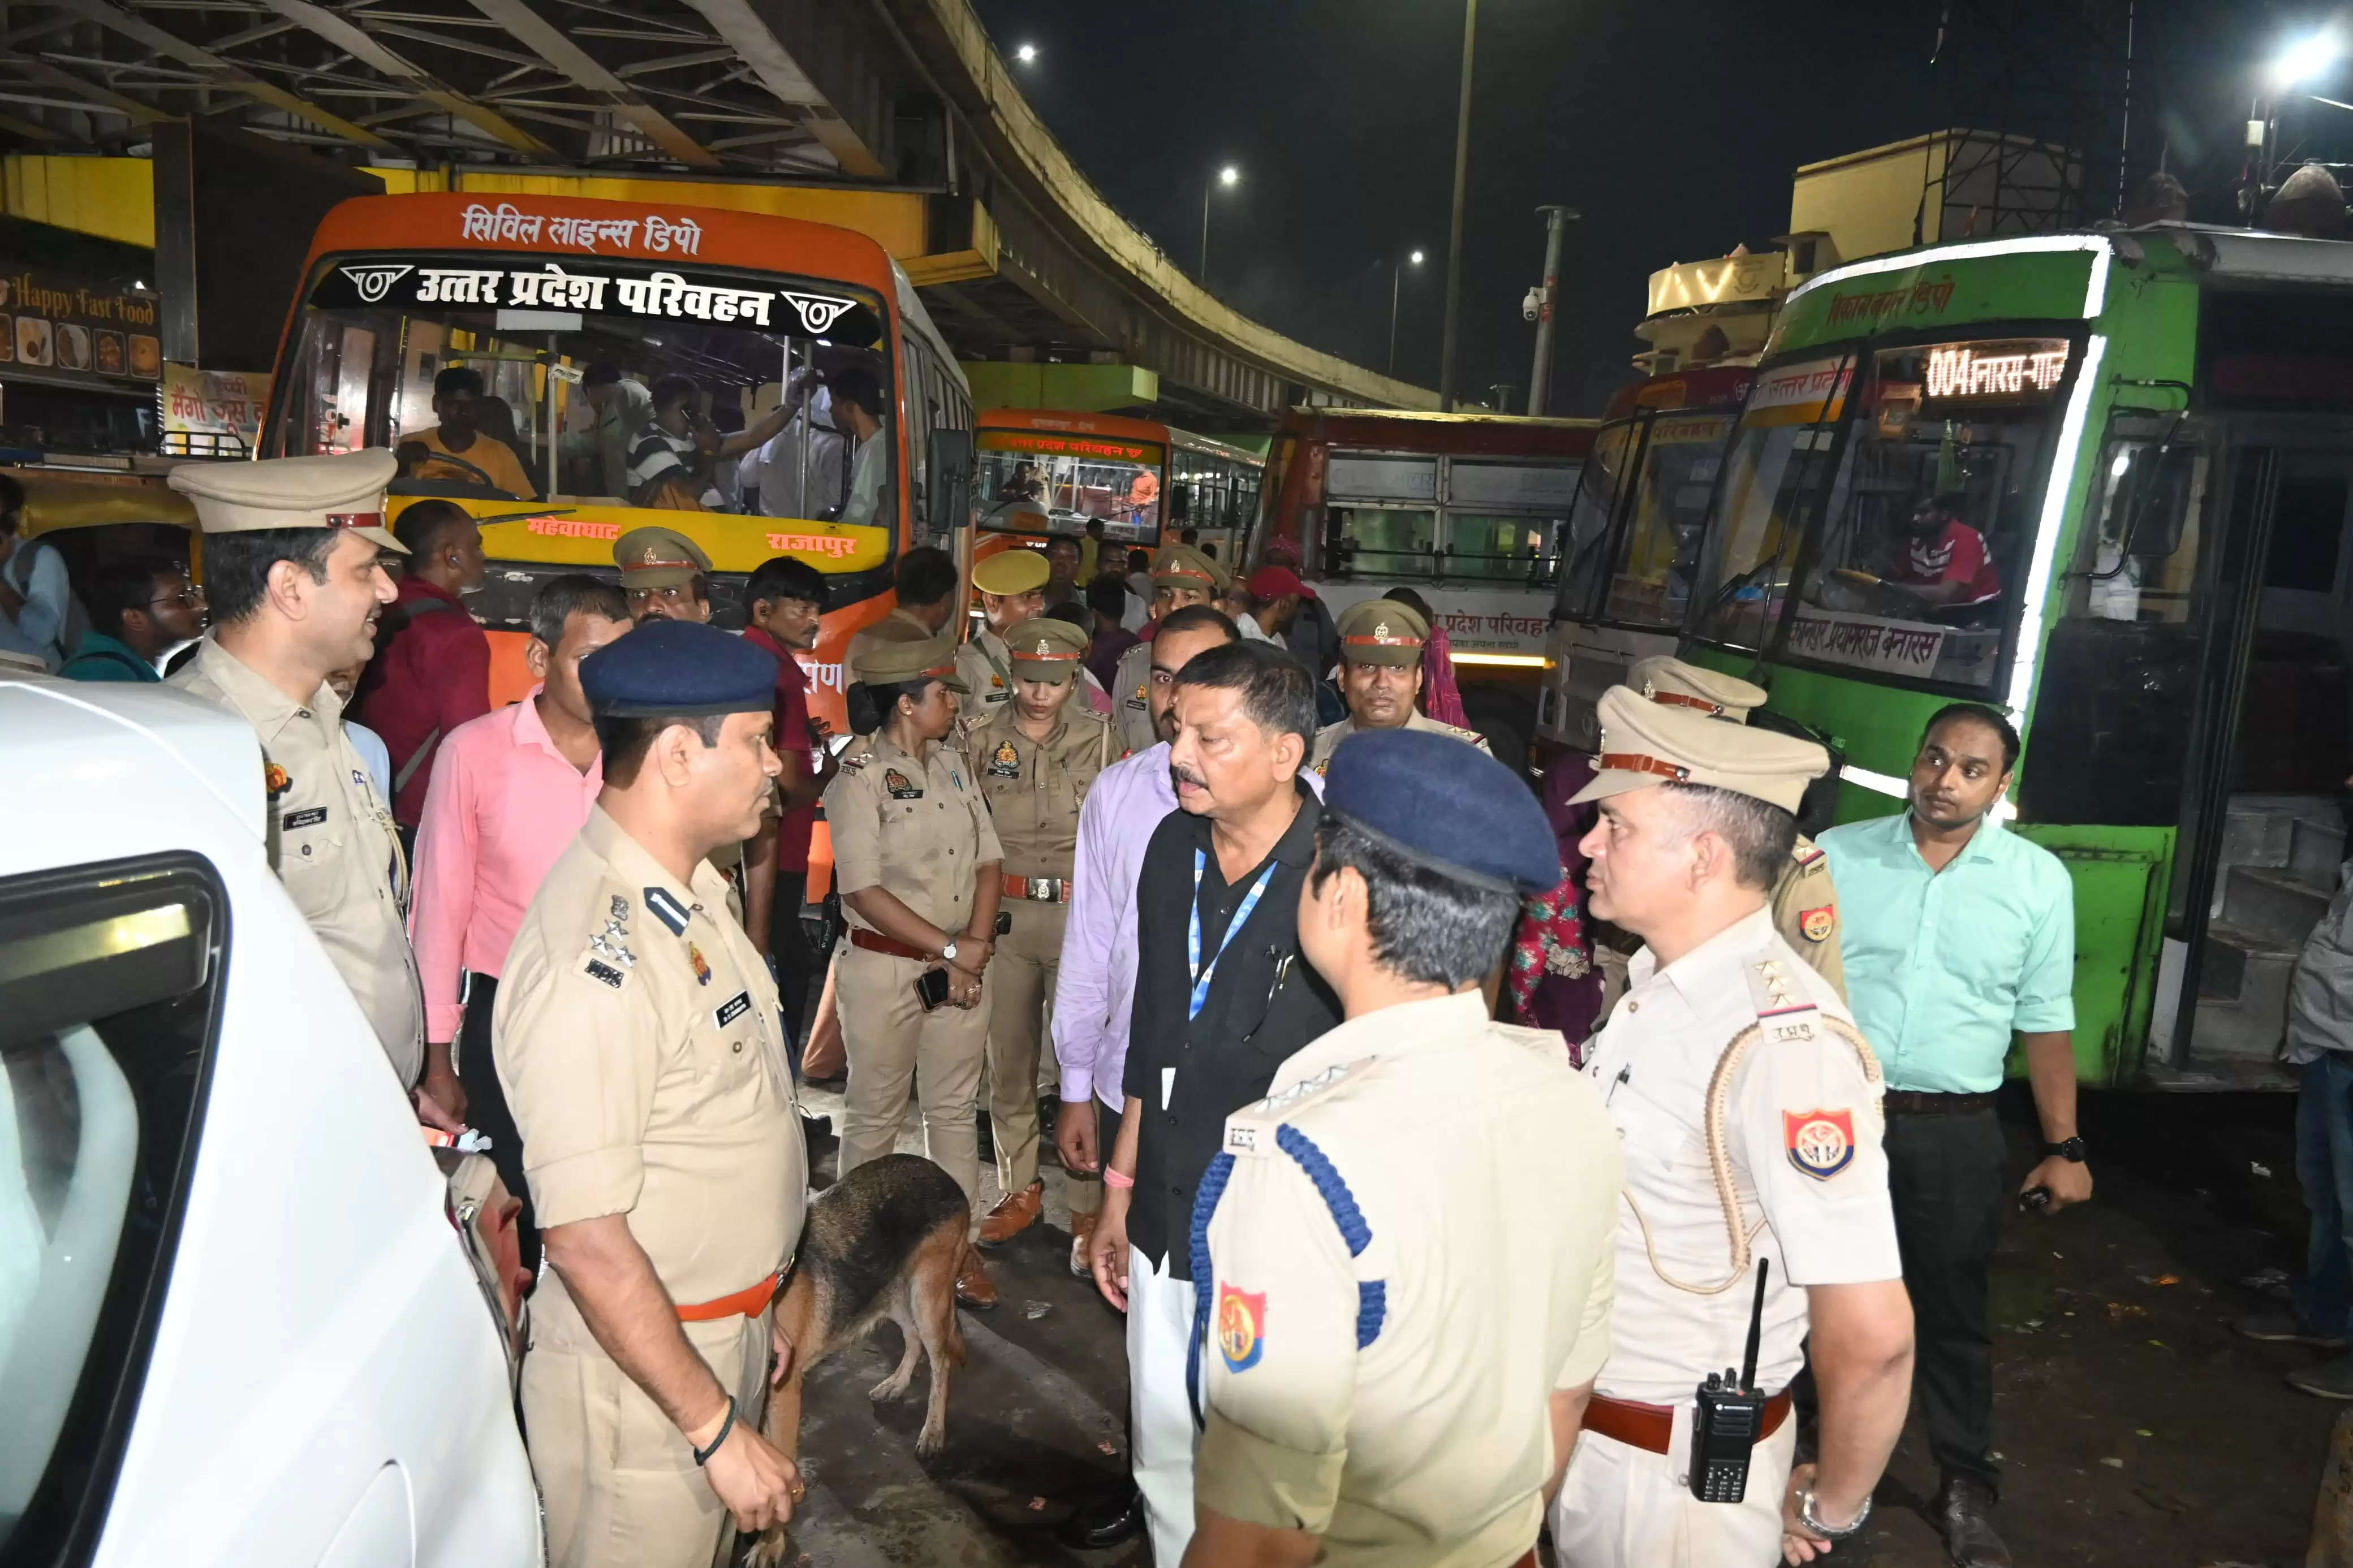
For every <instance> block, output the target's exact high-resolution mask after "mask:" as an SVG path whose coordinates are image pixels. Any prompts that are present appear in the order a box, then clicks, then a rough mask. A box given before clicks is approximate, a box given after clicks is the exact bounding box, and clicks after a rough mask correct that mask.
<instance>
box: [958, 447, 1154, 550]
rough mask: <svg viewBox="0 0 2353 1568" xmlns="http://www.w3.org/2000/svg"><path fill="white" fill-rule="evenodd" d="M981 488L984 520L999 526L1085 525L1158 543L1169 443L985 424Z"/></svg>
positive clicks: (1072, 528)
mask: <svg viewBox="0 0 2353 1568" xmlns="http://www.w3.org/2000/svg"><path fill="white" fill-rule="evenodd" d="M979 446H980V452H979V458H978V460H979V472H978V475H977V476H976V481H975V489H976V493H977V494H978V496H979V498H980V500H979V506H980V525H981V526H982V527H983V528H987V529H992V530H995V531H999V532H1013V533H1068V534H1080V533H1083V532H1085V531H1086V527H1087V524H1088V523H1089V522H1091V521H1095V520H1098V519H1100V520H1101V521H1102V522H1103V537H1104V538H1105V539H1107V540H1110V541H1112V542H1115V543H1119V544H1141V545H1151V544H1155V543H1156V542H1158V541H1159V538H1160V510H1161V494H1160V465H1161V459H1162V452H1163V448H1162V447H1159V446H1158V445H1157V444H1155V443H1154V442H1150V441H1128V440H1121V439H1116V438H1113V437H1089V436H1060V435H1053V434H1048V433H1042V432H1033V431H1027V430H984V431H982V432H981V433H980V439H979Z"/></svg>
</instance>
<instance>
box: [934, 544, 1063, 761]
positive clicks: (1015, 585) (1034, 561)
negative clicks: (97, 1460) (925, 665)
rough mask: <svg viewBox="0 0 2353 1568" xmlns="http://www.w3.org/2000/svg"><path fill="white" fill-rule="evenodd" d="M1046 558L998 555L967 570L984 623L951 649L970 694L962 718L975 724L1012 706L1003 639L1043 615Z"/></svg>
mask: <svg viewBox="0 0 2353 1568" xmlns="http://www.w3.org/2000/svg"><path fill="white" fill-rule="evenodd" d="M1049 571H1050V568H1049V567H1048V566H1047V564H1046V558H1045V557H1044V556H1043V555H1040V554H1039V553H1038V552H1036V551H1034V550H1021V549H1014V550H1001V551H999V552H997V553H996V554H994V555H992V556H990V557H989V558H988V559H987V560H986V561H983V562H980V563H976V565H975V566H974V567H973V569H972V585H973V586H974V587H975V588H977V589H978V590H979V591H980V613H981V616H982V619H983V620H984V621H985V622H986V624H985V625H984V626H981V627H980V629H978V630H977V631H976V632H974V633H973V634H972V637H971V640H969V641H967V642H966V643H965V645H964V646H963V647H960V648H958V649H956V657H955V665H956V677H957V679H960V680H962V681H963V682H964V683H965V686H967V687H969V688H971V689H972V703H971V711H970V713H969V714H968V715H967V718H968V719H969V720H971V721H973V722H978V721H982V720H985V719H987V717H988V716H989V715H990V714H993V713H995V712H996V711H997V710H998V709H999V708H1002V707H1004V706H1005V705H1006V704H1007V703H1008V702H1010V701H1011V700H1013V666H1012V661H1011V659H1010V658H1009V657H1008V649H1007V647H1006V642H1005V634H1006V633H1007V632H1009V631H1011V630H1012V629H1013V628H1014V627H1015V626H1019V625H1020V624H1021V623H1022V622H1024V621H1026V620H1029V619H1031V618H1032V617H1033V616H1041V615H1043V614H1045V613H1046V577H1047V574H1048V572H1049Z"/></svg>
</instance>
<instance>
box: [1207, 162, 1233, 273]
mask: <svg viewBox="0 0 2353 1568" xmlns="http://www.w3.org/2000/svg"><path fill="white" fill-rule="evenodd" d="M1241 178H1242V172H1241V171H1240V169H1237V168H1235V167H1234V166H1233V165H1232V164H1231V163H1229V164H1227V165H1226V166H1225V167H1224V168H1222V169H1220V170H1219V171H1218V178H1217V182H1216V184H1208V185H1204V186H1202V187H1201V287H1202V288H1204V289H1207V288H1208V286H1209V197H1210V195H1212V194H1213V193H1214V192H1216V191H1218V190H1219V189H1224V190H1231V189H1233V188H1234V187H1235V186H1236V185H1238V184H1240V183H1241Z"/></svg>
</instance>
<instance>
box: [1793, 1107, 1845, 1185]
mask: <svg viewBox="0 0 2353 1568" xmlns="http://www.w3.org/2000/svg"><path fill="white" fill-rule="evenodd" d="M1781 1142H1782V1143H1783V1145H1784V1146H1785V1147H1787V1149H1788V1152H1789V1163H1790V1164H1792V1165H1794V1166H1795V1167H1797V1169H1798V1172H1799V1174H1801V1175H1808V1176H1811V1177H1813V1178H1814V1180H1816V1181H1818V1182H1824V1181H1828V1180H1829V1179H1830V1178H1831V1177H1832V1176H1835V1175H1837V1174H1838V1173H1840V1172H1841V1171H1843V1170H1845V1169H1846V1168H1847V1166H1848V1165H1850V1164H1852V1163H1853V1162H1854V1112H1853V1111H1852V1110H1785V1111H1783V1112H1781Z"/></svg>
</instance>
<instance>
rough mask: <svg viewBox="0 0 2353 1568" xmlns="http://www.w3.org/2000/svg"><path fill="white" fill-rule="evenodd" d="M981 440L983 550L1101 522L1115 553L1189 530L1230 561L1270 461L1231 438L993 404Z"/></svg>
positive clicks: (1077, 531) (979, 550) (1078, 531)
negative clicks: (1223, 439) (1218, 437)
mask: <svg viewBox="0 0 2353 1568" xmlns="http://www.w3.org/2000/svg"><path fill="white" fill-rule="evenodd" d="M974 443H975V445H976V447H978V448H979V451H978V456H977V458H976V464H977V479H976V487H975V488H976V494H977V498H978V499H977V501H976V510H977V514H978V517H979V521H980V530H981V539H980V541H979V542H978V543H977V544H976V549H975V553H976V554H980V555H987V554H993V553H994V552H997V551H998V550H1002V549H1005V548H1006V547H1007V546H1008V545H1009V544H1013V543H1015V542H1030V543H1036V542H1043V541H1044V540H1045V539H1046V538H1047V537H1048V536H1050V535H1051V534H1057V533H1060V534H1068V535H1074V536H1082V535H1083V534H1084V533H1085V531H1086V527H1087V525H1088V524H1089V523H1090V522H1093V521H1101V522H1102V523H1103V545H1104V547H1105V548H1106V549H1114V550H1118V551H1122V552H1124V551H1128V550H1145V551H1150V550H1156V549H1158V548H1159V546H1160V545H1161V543H1162V542H1164V539H1163V536H1164V534H1165V535H1166V541H1167V542H1174V541H1175V540H1176V536H1177V535H1178V533H1180V532H1182V531H1186V530H1188V529H1189V530H1195V531H1198V536H1199V539H1200V542H1202V543H1203V544H1204V545H1206V546H1209V547H1211V548H1213V549H1214V551H1215V552H1216V553H1217V554H1218V555H1219V558H1221V559H1223V560H1226V561H1231V560H1233V559H1234V558H1235V555H1234V552H1235V548H1236V543H1237V542H1238V541H1239V539H1240V536H1241V535H1242V533H1243V532H1244V531H1247V530H1248V528H1249V526H1250V519H1251V518H1253V517H1255V516H1257V515H1258V504H1259V476H1260V474H1261V471H1262V470H1263V469H1264V468H1265V466H1266V459H1265V458H1261V457H1260V456H1259V455H1258V454H1257V453H1255V452H1252V451H1250V449H1248V448H1247V447H1240V446H1237V445H1235V444H1233V443H1231V442H1228V441H1220V440H1218V439H1216V438H1214V437H1208V436H1196V435H1194V434H1192V433H1191V432H1190V431H1186V430H1179V429H1177V428H1176V427H1175V426H1168V425H1163V424H1160V423H1158V422H1157V421H1155V420H1149V419H1127V418H1123V417H1121V416H1118V415H1113V414H1072V413H1067V412H1063V411H1060V410H1055V409H1035V408H992V409H989V410H987V412H985V413H983V414H982V415H981V416H980V418H979V421H978V425H977V428H976V433H975V437H974ZM992 536H993V537H992Z"/></svg>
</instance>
